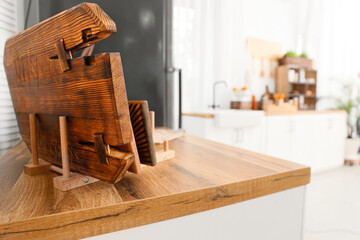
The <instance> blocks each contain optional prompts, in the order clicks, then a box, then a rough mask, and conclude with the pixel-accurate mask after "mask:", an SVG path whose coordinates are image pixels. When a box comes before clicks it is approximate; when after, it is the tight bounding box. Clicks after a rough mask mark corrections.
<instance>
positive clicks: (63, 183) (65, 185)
mask: <svg viewBox="0 0 360 240" xmlns="http://www.w3.org/2000/svg"><path fill="white" fill-rule="evenodd" d="M59 123H60V144H61V160H62V169H61V168H59V167H56V166H51V170H53V171H54V172H57V173H59V174H62V175H61V176H58V177H55V178H54V179H53V183H54V187H55V188H57V189H59V190H61V191H68V190H71V189H74V188H77V187H81V186H85V185H88V184H90V183H94V182H97V181H99V179H97V178H93V177H90V176H84V175H82V174H79V173H72V172H70V166H69V149H68V131H67V122H66V117H65V116H60V117H59Z"/></svg>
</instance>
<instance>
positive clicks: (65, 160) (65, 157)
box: [59, 116, 70, 178]
mask: <svg viewBox="0 0 360 240" xmlns="http://www.w3.org/2000/svg"><path fill="white" fill-rule="evenodd" d="M59 121H60V142H61V159H62V169H63V177H64V178H69V177H70V167H69V152H68V133H67V124H66V117H65V116H61V117H60V118H59Z"/></svg>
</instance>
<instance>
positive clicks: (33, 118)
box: [29, 113, 39, 165]
mask: <svg viewBox="0 0 360 240" xmlns="http://www.w3.org/2000/svg"><path fill="white" fill-rule="evenodd" d="M29 123H30V139H31V140H30V141H31V153H32V163H33V165H39V156H38V143H37V133H36V115H35V113H30V114H29Z"/></svg>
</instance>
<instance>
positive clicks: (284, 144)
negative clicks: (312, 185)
mask: <svg viewBox="0 0 360 240" xmlns="http://www.w3.org/2000/svg"><path fill="white" fill-rule="evenodd" d="M232 114H233V113H232ZM237 121H239V120H237ZM248 122H249V119H248V120H247V123H248ZM250 122H251V121H250ZM223 123H224V122H223ZM183 126H184V129H185V130H186V132H187V133H188V134H192V135H196V136H199V137H203V138H207V139H210V140H213V141H217V142H221V143H224V144H229V145H232V146H235V147H239V148H243V149H246V150H250V151H254V152H259V153H264V154H267V155H270V156H273V157H277V158H280V159H284V160H288V161H293V162H296V163H300V164H304V165H307V166H310V167H311V169H312V172H319V171H325V170H329V169H332V168H336V167H338V166H341V165H343V163H344V145H345V137H346V114H345V113H341V112H334V113H314V114H294V115H278V116H262V117H261V120H259V118H257V121H256V124H253V125H251V124H250V125H249V124H244V125H243V127H240V126H241V124H240V125H238V127H236V125H232V124H226V125H224V124H218V123H217V122H216V118H202V117H193V116H184V117H183Z"/></svg>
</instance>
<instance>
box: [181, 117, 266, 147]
mask: <svg viewBox="0 0 360 240" xmlns="http://www.w3.org/2000/svg"><path fill="white" fill-rule="evenodd" d="M183 126H184V129H185V130H186V133H187V134H191V135H195V136H198V137H203V138H206V139H209V140H213V141H216V142H220V143H224V144H228V145H232V146H235V147H239V148H242V149H246V150H250V151H254V152H259V153H263V152H264V150H265V148H264V146H265V145H264V137H263V136H264V134H265V132H264V129H263V128H264V123H263V119H262V120H261V121H259V122H258V123H257V124H255V125H252V126H249V125H246V126H243V127H242V126H241V123H239V125H238V127H236V126H231V127H225V126H223V127H220V126H218V124H216V121H215V118H203V117H193V116H183Z"/></svg>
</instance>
